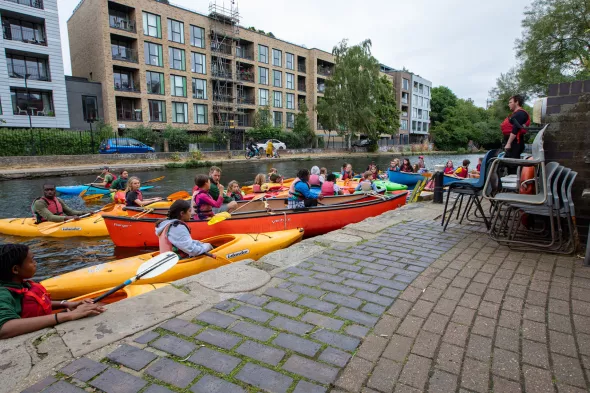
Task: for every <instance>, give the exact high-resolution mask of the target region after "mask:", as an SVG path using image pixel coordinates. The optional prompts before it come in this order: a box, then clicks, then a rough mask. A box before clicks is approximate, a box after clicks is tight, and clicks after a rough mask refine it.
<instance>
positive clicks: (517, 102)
mask: <svg viewBox="0 0 590 393" xmlns="http://www.w3.org/2000/svg"><path fill="white" fill-rule="evenodd" d="M523 105H524V98H523V97H522V96H520V95H515V96H512V97H510V100H509V101H508V107H509V108H510V110H511V111H512V114H511V115H510V116H508V117H507V118H506V119H504V121H503V122H502V124H501V125H500V129H501V130H502V134H503V135H504V149H505V150H506V155H505V157H506V158H520V155H521V154H522V152H523V151H524V134H525V133H526V128H525V127H528V126H530V125H531V117H530V116H529V114H528V113H527V111H525V110H524V109H522V106H523Z"/></svg>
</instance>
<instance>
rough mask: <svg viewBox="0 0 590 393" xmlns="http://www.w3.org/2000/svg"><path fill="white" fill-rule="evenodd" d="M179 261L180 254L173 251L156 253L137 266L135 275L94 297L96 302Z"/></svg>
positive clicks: (154, 275) (169, 267)
mask: <svg viewBox="0 0 590 393" xmlns="http://www.w3.org/2000/svg"><path fill="white" fill-rule="evenodd" d="M177 263H178V255H176V254H175V253H173V252H172V251H168V252H165V253H163V254H159V255H156V256H155V257H153V258H151V259H148V260H147V261H145V262H144V263H142V264H141V266H139V268H137V273H136V274H135V276H134V277H131V278H130V279H128V280H126V281H125V282H124V283H123V284H120V285H118V286H116V287H114V288H112V289H111V290H109V291H108V292H105V293H103V294H102V295H100V296H98V297H96V298H94V299H92V301H93V302H94V303H98V302H99V301H101V300H102V299H104V298H105V297H107V296H111V295H112V294H113V293H115V292H117V291H119V290H120V289H121V288H124V287H126V286H127V285H129V284H133V283H134V282H135V281H137V280H140V279H142V278H154V277H157V276H159V275H160V274H162V273H164V272H166V271H168V270H170V269H171V268H172V267H173V266H174V265H176V264H177Z"/></svg>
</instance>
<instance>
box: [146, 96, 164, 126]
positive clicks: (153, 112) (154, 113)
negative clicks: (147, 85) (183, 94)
mask: <svg viewBox="0 0 590 393" xmlns="http://www.w3.org/2000/svg"><path fill="white" fill-rule="evenodd" d="M148 107H149V110H150V121H157V122H165V121H166V102H164V101H156V100H148Z"/></svg>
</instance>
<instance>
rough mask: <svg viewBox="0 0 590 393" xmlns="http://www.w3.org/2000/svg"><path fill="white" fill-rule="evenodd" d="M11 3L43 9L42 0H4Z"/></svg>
mask: <svg viewBox="0 0 590 393" xmlns="http://www.w3.org/2000/svg"><path fill="white" fill-rule="evenodd" d="M6 1H10V2H11V3H16V4H22V5H27V6H29V7H33V8H39V9H43V0H6Z"/></svg>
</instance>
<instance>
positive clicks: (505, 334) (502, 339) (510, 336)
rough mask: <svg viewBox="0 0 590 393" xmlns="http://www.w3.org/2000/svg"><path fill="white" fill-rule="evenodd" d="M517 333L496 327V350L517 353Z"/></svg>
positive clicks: (516, 331)
mask: <svg viewBox="0 0 590 393" xmlns="http://www.w3.org/2000/svg"><path fill="white" fill-rule="evenodd" d="M518 340H519V331H518V330H512V329H507V328H503V327H498V329H497V330H496V340H495V342H494V343H495V345H496V347H498V348H502V349H506V350H508V351H512V352H518V351H519V350H518Z"/></svg>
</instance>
